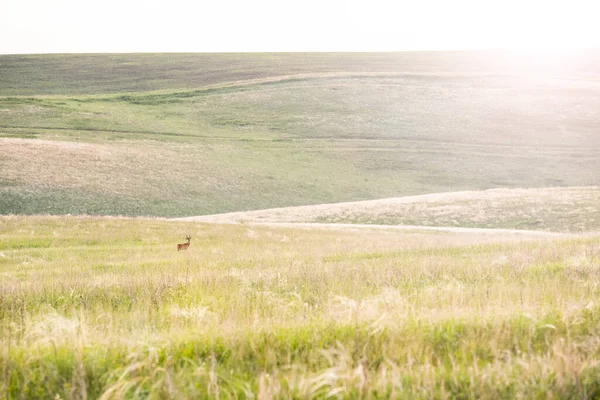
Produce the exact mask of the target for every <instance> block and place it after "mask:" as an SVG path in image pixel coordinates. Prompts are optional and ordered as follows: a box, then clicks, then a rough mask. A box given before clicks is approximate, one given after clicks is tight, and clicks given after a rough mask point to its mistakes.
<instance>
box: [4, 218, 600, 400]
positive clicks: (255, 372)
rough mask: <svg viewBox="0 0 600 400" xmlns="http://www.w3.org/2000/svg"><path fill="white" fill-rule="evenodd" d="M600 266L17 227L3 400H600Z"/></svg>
mask: <svg viewBox="0 0 600 400" xmlns="http://www.w3.org/2000/svg"><path fill="white" fill-rule="evenodd" d="M186 234H189V235H191V236H192V241H191V247H190V249H189V250H188V251H187V252H177V251H176V246H175V245H176V243H178V241H179V242H181V241H182V240H183V237H184V236H185V235H186ZM178 239H181V240H178ZM599 249H600V236H598V235H587V236H581V235H580V236H573V235H570V236H564V237H557V238H550V239H540V238H538V237H530V238H529V237H527V235H522V236H518V237H517V236H514V235H508V236H506V235H505V234H502V233H498V234H488V235H478V234H476V233H472V234H467V233H461V234H456V233H449V232H437V233H431V232H428V233H427V232H421V231H418V230H416V231H407V232H398V231H393V230H389V231H386V230H380V229H379V230H373V229H365V228H360V229H353V230H348V231H344V230H339V231H328V230H319V229H316V228H315V229H311V230H306V229H290V228H274V227H257V226H249V225H217V224H199V223H193V222H176V221H167V220H161V219H143V218H137V219H125V218H107V217H103V218H100V217H26V216H12V217H6V216H5V217H0V276H1V278H0V312H1V315H0V346H1V350H0V393H2V396H4V397H7V398H23V397H25V398H63V399H70V398H71V399H74V398H86V397H87V398H98V397H101V398H103V399H110V398H241V397H243V398H250V397H256V398H260V399H269V398H281V397H283V398H289V397H295V398H309V397H320V398H332V397H333V398H335V397H338V398H341V397H343V398H348V397H350V398H377V397H379V398H380V397H400V398H457V397H460V398H486V397H489V398H498V397H503V398H517V397H524V398H532V397H540V398H572V397H575V398H594V397H597V396H598V395H599V394H600V384H599V383H598V374H599V373H600V370H599V365H600V359H599V356H600V341H599V340H598V338H599V337H600V335H599V334H600V332H599V331H598V329H599V327H600V320H599V315H600V312H599V311H600V310H599V308H598V299H599V291H598V290H599V289H598V288H599V287H600V274H599V268H600V252H599Z"/></svg>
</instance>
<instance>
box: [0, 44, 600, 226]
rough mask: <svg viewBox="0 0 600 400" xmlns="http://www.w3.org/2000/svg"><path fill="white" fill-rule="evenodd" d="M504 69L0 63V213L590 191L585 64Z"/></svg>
mask: <svg viewBox="0 0 600 400" xmlns="http://www.w3.org/2000/svg"><path fill="white" fill-rule="evenodd" d="M584 56H586V57H587V58H586V57H584ZM577 62H579V63H577ZM518 64H519V61H518V58H517V59H515V58H505V59H503V61H502V60H498V59H496V58H493V57H491V56H490V54H488V53H486V52H472V53H471V52H439V53H435V52H433V53H429V52H423V53H374V54H364V53H356V54H354V53H353V54H344V53H340V54H334V53H324V54H319V53H314V54H270V55H265V54H220V55H215V54H212V55H211V54H172V55H161V54H145V55H139V54H138V55H127V54H125V55H63V56H59V55H54V56H50V55H49V56H0V81H1V82H2V85H0V213H1V214H57V215H61V214H94V215H127V216H158V217H187V216H194V215H206V214H215V213H223V212H231V211H247V210H256V209H267V208H272V207H287V206H302V205H312V204H322V203H337V202H345V201H357V200H373V199H380V198H389V197H399V196H406V195H416V194H425V193H439V192H453V191H460V190H480V189H493V188H543V187H567V186H578V187H586V186H598V185H600V175H599V172H598V171H600V145H599V144H598V126H600V114H599V113H598V104H600V84H599V83H598V82H599V80H598V71H600V68H599V67H598V66H600V53H591V54H589V55H586V54H582V55H581V57H580V58H579V59H578V58H575V59H574V60H573V63H572V64H569V65H568V66H563V67H564V68H561V69H555V68H553V66H552V65H544V68H543V69H542V68H538V72H539V73H537V74H532V73H531V70H529V69H520V68H519V67H518ZM555 67H556V66H555ZM65 171H68V173H65ZM359 219H360V220H364V218H359ZM391 219H394V218H391Z"/></svg>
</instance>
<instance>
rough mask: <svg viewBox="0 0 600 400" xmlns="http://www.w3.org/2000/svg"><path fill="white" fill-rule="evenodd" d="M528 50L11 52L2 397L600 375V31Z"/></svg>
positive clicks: (401, 394) (503, 387)
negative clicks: (541, 56)
mask: <svg viewBox="0 0 600 400" xmlns="http://www.w3.org/2000/svg"><path fill="white" fill-rule="evenodd" d="M528 60H529V61H527V58H519V57H513V56H511V55H509V54H503V53H494V52H417V53H371V54H364V53H302V54H300V53H299V54H291V53H290V54H118V55H116V54H97V55H29V56H25V55H23V56H21V55H19V56H17V55H14V56H11V55H0V398H7V399H103V400H108V399H146V398H150V399H165V398H172V399H186V398H189V399H203V398H206V399H209V398H210V399H238V398H239V399H242V398H244V399H245V398H257V399H261V400H262V399H265V400H266V399H274V398H297V399H306V398H355V399H367V398H406V399H430V398H440V399H446V398H556V399H558V398H600V379H598V376H600V339H599V338H600V303H599V301H600V289H599V288H600V234H599V233H598V232H599V231H600V208H599V207H600V189H599V187H600V141H599V131H598V127H599V126H600V112H599V110H600V107H598V105H599V104H600V75H599V74H598V71H600V53H599V52H579V53H577V54H573V55H572V57H571V58H569V63H564V64H558V63H557V64H546V63H540V62H539V60H536V59H533V58H531V57H530V58H529V59H528ZM411 196H414V197H411ZM367 200H368V201H367ZM333 203H337V204H333ZM256 210H259V211H256ZM260 210H262V211H260ZM231 212H233V214H224V215H223V214H221V215H215V214H220V213H231ZM176 217H192V220H184V219H182V218H176ZM230 222H234V224H231V223H230ZM261 223H263V224H262V225H261ZM294 223H296V224H295V225H294ZM298 223H303V224H298ZM269 224H271V225H269ZM277 224H279V225H277ZM323 224H328V225H327V228H325V227H323V226H322V225H323ZM398 224H401V225H421V226H422V227H421V229H417V228H414V227H408V229H404V230H401V229H399V228H398V227H394V226H392V225H398ZM386 225H389V226H386ZM425 227H429V228H431V227H446V228H445V229H440V230H435V229H429V230H427V229H426V228H425ZM405 228H406V227H405ZM451 228H473V229H470V230H469V229H463V230H457V229H454V230H452V229H451ZM479 228H507V229H506V230H482V229H479ZM509 229H527V230H530V231H525V230H521V231H510V230H509ZM534 231H535V232H534ZM594 232H596V233H594ZM186 235H191V236H192V239H191V246H190V248H189V250H188V251H181V252H178V251H177V248H176V244H177V243H182V242H183V241H184V237H185V236H186Z"/></svg>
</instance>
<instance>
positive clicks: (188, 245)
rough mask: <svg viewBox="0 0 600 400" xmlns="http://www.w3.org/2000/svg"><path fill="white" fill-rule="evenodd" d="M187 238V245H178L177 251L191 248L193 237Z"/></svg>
mask: <svg viewBox="0 0 600 400" xmlns="http://www.w3.org/2000/svg"><path fill="white" fill-rule="evenodd" d="M185 238H186V239H187V243H182V244H178V245H177V251H179V250H187V249H188V247H190V240H192V237H191V236H186V237H185Z"/></svg>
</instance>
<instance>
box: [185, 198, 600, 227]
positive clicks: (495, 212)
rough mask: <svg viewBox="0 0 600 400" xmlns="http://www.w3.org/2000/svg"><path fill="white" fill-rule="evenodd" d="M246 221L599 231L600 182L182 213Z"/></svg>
mask: <svg viewBox="0 0 600 400" xmlns="http://www.w3.org/2000/svg"><path fill="white" fill-rule="evenodd" d="M181 220H184V221H197V222H212V223H250V224H257V223H258V224H285V223H290V224H305V223H317V224H323V223H326V224H357V225H365V224H366V225H370V224H372V225H389V226H395V225H409V226H424V227H451V228H467V227H468V228H483V229H490V228H491V229H524V230H541V231H551V232H552V231H554V232H586V231H598V232H600V188H598V187H585V188H584V187H580V188H546V189H492V190H486V191H467V192H450V193H435V194H427V195H417V196H408V197H399V198H390V199H380V200H371V201H359V202H349V203H338V204H321V205H315V206H301V207H286V208H276V209H270V210H257V211H248V212H235V213H226V214H216V215H205V216H199V217H188V218H181Z"/></svg>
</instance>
